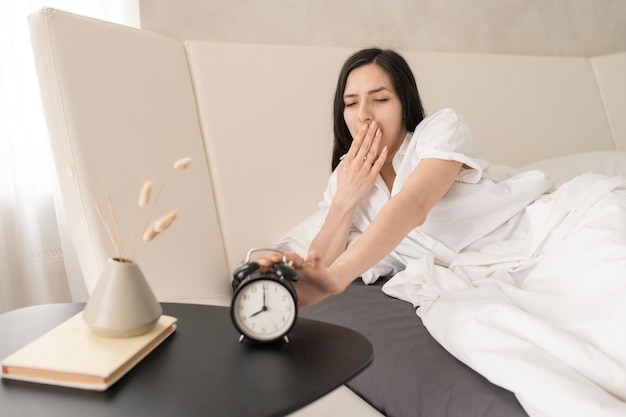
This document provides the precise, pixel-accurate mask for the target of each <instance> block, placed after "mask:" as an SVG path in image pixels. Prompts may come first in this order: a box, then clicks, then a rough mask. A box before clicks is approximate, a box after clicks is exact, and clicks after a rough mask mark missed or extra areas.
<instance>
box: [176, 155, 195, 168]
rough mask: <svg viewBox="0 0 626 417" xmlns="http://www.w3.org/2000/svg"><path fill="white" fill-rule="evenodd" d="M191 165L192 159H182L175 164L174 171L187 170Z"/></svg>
mask: <svg viewBox="0 0 626 417" xmlns="http://www.w3.org/2000/svg"><path fill="white" fill-rule="evenodd" d="M189 165H191V158H189V157H187V158H181V159H179V160H178V161H176V162H174V169H179V170H181V171H182V170H185V169H187V168H188V167H189Z"/></svg>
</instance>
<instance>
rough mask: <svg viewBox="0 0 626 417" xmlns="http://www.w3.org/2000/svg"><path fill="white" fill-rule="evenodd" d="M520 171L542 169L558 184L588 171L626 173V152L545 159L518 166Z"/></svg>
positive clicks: (612, 174) (599, 152)
mask: <svg viewBox="0 0 626 417" xmlns="http://www.w3.org/2000/svg"><path fill="white" fill-rule="evenodd" d="M518 169H519V170H520V171H527V170H532V169H541V170H543V171H545V172H547V173H548V174H549V175H550V176H552V178H554V180H555V181H556V182H557V183H558V184H563V183H565V182H567V181H569V180H571V179H572V178H574V177H577V176H578V175H582V174H585V173H587V172H594V173H596V174H603V175H607V176H618V175H626V152H623V151H593V152H582V153H577V154H572V155H566V156H559V157H556V158H550V159H543V160H541V161H536V162H532V163H530V164H526V165H523V166H521V167H519V168H518Z"/></svg>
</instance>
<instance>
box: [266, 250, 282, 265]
mask: <svg viewBox="0 0 626 417" xmlns="http://www.w3.org/2000/svg"><path fill="white" fill-rule="evenodd" d="M269 260H270V261H271V262H272V263H273V264H277V263H280V262H282V261H283V255H282V253H278V252H277V253H272V254H271V255H270V256H269Z"/></svg>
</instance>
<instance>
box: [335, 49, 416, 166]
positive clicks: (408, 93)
mask: <svg viewBox="0 0 626 417" xmlns="http://www.w3.org/2000/svg"><path fill="white" fill-rule="evenodd" d="M368 64H376V65H378V66H379V67H380V68H382V69H383V70H384V71H385V72H386V73H387V75H389V78H390V79H391V83H392V85H393V88H394V90H395V91H396V94H397V95H398V97H399V98H400V103H402V113H403V114H402V118H403V120H404V127H405V128H406V131H407V132H412V131H413V130H414V129H415V127H416V126H417V125H418V124H419V123H420V122H421V121H422V119H424V109H423V107H422V101H421V99H420V95H419V92H418V91H417V84H416V83H415V77H414V76H413V73H412V72H411V68H410V67H409V64H408V63H407V62H406V61H405V59H404V58H403V57H402V56H401V55H400V54H398V53H397V52H395V51H393V50H391V49H380V48H367V49H362V50H360V51H357V52H356V53H354V54H353V55H352V56H351V57H350V58H348V60H347V61H346V62H345V64H343V67H342V68H341V72H340V73H339V80H338V81H337V89H336V90H335V99H334V102H333V123H334V134H335V139H334V142H333V160H332V169H333V170H334V169H335V168H337V165H339V158H341V156H342V155H344V154H345V153H346V152H348V149H350V145H351V144H352V135H351V134H350V131H349V130H348V126H347V125H346V121H345V120H344V118H343V111H344V106H345V105H344V101H343V95H344V92H345V89H346V81H347V80H348V75H350V72H352V70H353V69H355V68H359V67H362V66H364V65H368Z"/></svg>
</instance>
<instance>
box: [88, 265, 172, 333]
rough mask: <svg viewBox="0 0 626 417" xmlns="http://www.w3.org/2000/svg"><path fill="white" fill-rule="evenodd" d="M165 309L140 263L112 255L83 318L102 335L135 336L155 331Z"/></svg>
mask: <svg viewBox="0 0 626 417" xmlns="http://www.w3.org/2000/svg"><path fill="white" fill-rule="evenodd" d="M162 312H163V309H162V308H161V304H159V302H158V301H157V299H156V297H155V295H154V293H153V292H152V289H151V288H150V285H149V284H148V282H147V281H146V278H145V277H144V275H143V273H142V272H141V269H140V268H139V266H138V265H137V264H136V263H134V262H129V261H121V260H119V259H116V258H111V259H108V260H107V263H106V265H105V267H104V270H103V271H102V275H101V276H100V279H99V280H98V283H97V284H96V288H95V289H94V291H93V293H92V294H91V296H90V297H89V300H88V301H87V305H86V306H85V310H84V311H83V320H84V321H85V323H86V324H87V326H88V327H89V328H90V329H91V330H92V331H93V332H94V333H96V334H98V335H100V336H106V337H132V336H138V335H141V334H144V333H147V332H149V331H150V330H152V329H153V328H154V326H155V325H156V323H157V321H158V320H159V317H161V314H162Z"/></svg>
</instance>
